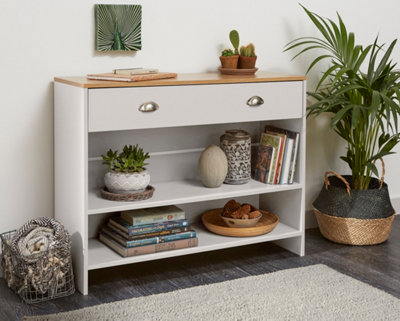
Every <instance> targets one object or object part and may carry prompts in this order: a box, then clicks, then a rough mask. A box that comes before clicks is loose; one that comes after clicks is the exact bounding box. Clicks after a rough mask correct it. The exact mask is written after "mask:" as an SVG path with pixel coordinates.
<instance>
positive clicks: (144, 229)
mask: <svg viewBox="0 0 400 321" xmlns="http://www.w3.org/2000/svg"><path fill="white" fill-rule="evenodd" d="M108 222H109V223H110V224H112V225H114V226H115V227H116V228H119V229H120V230H121V231H124V232H125V233H127V234H128V235H130V236H131V235H140V234H146V233H154V232H160V231H163V230H170V229H175V228H182V227H188V226H189V221H188V220H176V221H168V222H162V223H152V224H146V225H139V226H133V225H130V224H129V223H128V222H126V221H125V220H124V219H122V217H121V216H116V217H112V218H110V219H109V221H108Z"/></svg>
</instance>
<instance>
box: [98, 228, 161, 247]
mask: <svg viewBox="0 0 400 321" xmlns="http://www.w3.org/2000/svg"><path fill="white" fill-rule="evenodd" d="M101 231H102V233H104V234H107V235H108V236H109V237H111V238H112V239H113V240H115V241H117V242H118V243H120V244H121V245H123V246H125V247H135V246H144V245H150V244H156V243H158V242H159V239H158V237H157V236H156V237H151V238H146V239H141V240H132V241H128V240H126V239H125V238H124V237H122V236H121V235H119V234H118V233H116V232H114V231H112V230H109V229H107V228H103V229H102V230H101Z"/></svg>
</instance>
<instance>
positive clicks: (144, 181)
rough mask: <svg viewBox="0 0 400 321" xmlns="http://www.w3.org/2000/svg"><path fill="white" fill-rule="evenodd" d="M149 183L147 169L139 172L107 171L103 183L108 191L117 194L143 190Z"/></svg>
mask: <svg viewBox="0 0 400 321" xmlns="http://www.w3.org/2000/svg"><path fill="white" fill-rule="evenodd" d="M149 183H150V174H149V173H148V172H147V171H143V172H140V173H137V172H134V173H121V172H112V171H110V172H107V173H106V174H105V175H104V184H105V185H106V187H107V189H108V191H110V192H111V193H117V194H130V193H139V192H143V191H144V190H145V188H146V187H147V186H148V185H149Z"/></svg>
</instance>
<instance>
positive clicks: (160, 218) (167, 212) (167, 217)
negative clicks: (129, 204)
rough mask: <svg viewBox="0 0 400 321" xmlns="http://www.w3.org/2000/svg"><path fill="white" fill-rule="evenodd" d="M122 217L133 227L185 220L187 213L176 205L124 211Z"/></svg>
mask: <svg viewBox="0 0 400 321" xmlns="http://www.w3.org/2000/svg"><path fill="white" fill-rule="evenodd" d="M121 217H122V218H123V219H124V220H125V221H127V222H128V223H129V224H130V225H132V226H139V225H147V224H153V223H162V222H168V221H176V220H183V219H185V212H184V211H183V210H182V209H180V208H179V207H177V206H175V205H168V206H159V207H152V208H143V209H138V210H130V211H122V212H121Z"/></svg>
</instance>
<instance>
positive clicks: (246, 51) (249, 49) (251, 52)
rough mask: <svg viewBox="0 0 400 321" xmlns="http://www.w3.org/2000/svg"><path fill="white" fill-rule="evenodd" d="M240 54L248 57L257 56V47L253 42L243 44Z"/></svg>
mask: <svg viewBox="0 0 400 321" xmlns="http://www.w3.org/2000/svg"><path fill="white" fill-rule="evenodd" d="M240 55H241V56H246V57H255V56H256V53H255V47H254V45H253V44H252V43H250V44H248V45H247V46H246V47H245V46H241V47H240Z"/></svg>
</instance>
